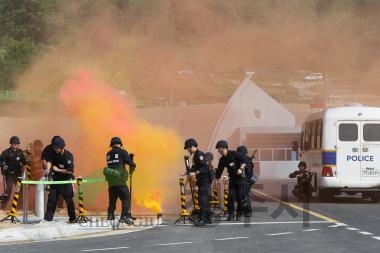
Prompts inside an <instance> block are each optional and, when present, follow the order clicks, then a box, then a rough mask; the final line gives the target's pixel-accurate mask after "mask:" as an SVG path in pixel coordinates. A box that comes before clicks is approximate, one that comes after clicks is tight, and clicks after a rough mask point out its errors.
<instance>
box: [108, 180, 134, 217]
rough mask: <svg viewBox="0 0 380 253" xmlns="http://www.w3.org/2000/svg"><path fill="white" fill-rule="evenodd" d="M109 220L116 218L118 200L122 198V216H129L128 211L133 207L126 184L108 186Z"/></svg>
mask: <svg viewBox="0 0 380 253" xmlns="http://www.w3.org/2000/svg"><path fill="white" fill-rule="evenodd" d="M108 197H109V204H108V218H107V219H108V220H113V219H115V210H116V201H117V199H118V198H119V199H120V200H121V215H120V218H124V217H128V215H129V214H128V212H129V209H130V207H131V197H130V195H129V190H128V187H127V186H126V185H117V186H111V187H109V188H108Z"/></svg>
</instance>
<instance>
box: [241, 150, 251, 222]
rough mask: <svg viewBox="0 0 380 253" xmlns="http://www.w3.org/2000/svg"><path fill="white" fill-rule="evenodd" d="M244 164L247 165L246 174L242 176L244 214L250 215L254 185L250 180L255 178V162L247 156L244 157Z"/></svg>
mask: <svg viewBox="0 0 380 253" xmlns="http://www.w3.org/2000/svg"><path fill="white" fill-rule="evenodd" d="M244 163H245V164H246V166H245V169H244V173H243V175H242V183H243V187H244V193H245V197H244V201H243V211H244V214H246V215H250V214H251V213H252V205H251V196H250V193H251V187H252V183H251V182H250V181H249V179H250V178H251V177H252V176H253V162H252V158H251V157H249V156H247V155H245V156H244Z"/></svg>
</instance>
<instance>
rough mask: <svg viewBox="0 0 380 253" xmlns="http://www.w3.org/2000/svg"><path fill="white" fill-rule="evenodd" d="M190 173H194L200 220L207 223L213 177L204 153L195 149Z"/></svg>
mask: <svg viewBox="0 0 380 253" xmlns="http://www.w3.org/2000/svg"><path fill="white" fill-rule="evenodd" d="M190 171H191V172H196V178H197V186H198V197H199V199H198V201H199V208H200V220H203V221H205V222H208V221H209V220H210V219H211V216H210V206H209V205H210V202H209V191H210V184H211V181H212V177H213V175H212V172H211V171H210V170H209V166H208V164H207V160H206V157H205V155H204V153H203V152H202V151H200V150H199V149H197V150H196V151H195V153H194V156H193V165H192V167H191V169H190Z"/></svg>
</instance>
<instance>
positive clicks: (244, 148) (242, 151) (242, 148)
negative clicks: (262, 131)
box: [236, 146, 248, 155]
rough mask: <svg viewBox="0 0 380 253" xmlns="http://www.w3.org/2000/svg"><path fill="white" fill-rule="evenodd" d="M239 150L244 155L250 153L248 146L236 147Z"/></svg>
mask: <svg viewBox="0 0 380 253" xmlns="http://www.w3.org/2000/svg"><path fill="white" fill-rule="evenodd" d="M236 151H237V152H239V153H240V154H242V155H247V154H248V150H247V147H246V146H239V147H238V148H237V149H236Z"/></svg>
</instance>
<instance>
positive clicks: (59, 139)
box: [52, 136, 66, 148]
mask: <svg viewBox="0 0 380 253" xmlns="http://www.w3.org/2000/svg"><path fill="white" fill-rule="evenodd" d="M52 145H53V146H54V147H57V148H64V147H65V146H66V143H65V140H64V139H62V137H59V136H58V137H57V138H55V139H54V141H53V143H52Z"/></svg>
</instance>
